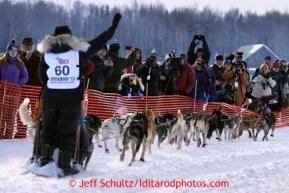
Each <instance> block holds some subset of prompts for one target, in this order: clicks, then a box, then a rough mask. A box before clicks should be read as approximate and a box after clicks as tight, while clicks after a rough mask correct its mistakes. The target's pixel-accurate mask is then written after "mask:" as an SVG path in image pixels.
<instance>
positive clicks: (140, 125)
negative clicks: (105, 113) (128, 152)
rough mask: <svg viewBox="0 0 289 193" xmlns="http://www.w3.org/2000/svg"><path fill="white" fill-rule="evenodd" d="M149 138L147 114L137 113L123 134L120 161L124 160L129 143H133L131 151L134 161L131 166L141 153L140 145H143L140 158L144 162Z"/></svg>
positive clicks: (132, 160)
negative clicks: (139, 152) (137, 154)
mask: <svg viewBox="0 0 289 193" xmlns="http://www.w3.org/2000/svg"><path fill="white" fill-rule="evenodd" d="M147 138H148V119H147V117H146V115H145V114H140V113H137V114H136V115H135V116H134V117H133V119H132V121H131V123H130V124H129V126H128V127H127V129H126V130H125V132H124V134H123V142H122V144H123V149H122V153H121V155H120V161H123V160H124V156H125V149H126V147H127V145H128V144H129V142H131V149H132V159H131V162H130V164H129V166H131V165H132V163H133V162H134V161H135V156H136V153H137V152H138V151H139V148H140V145H141V144H142V145H143V146H142V147H143V148H142V153H141V157H140V161H143V162H144V155H145V150H146V144H147Z"/></svg>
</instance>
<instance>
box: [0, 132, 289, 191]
mask: <svg viewBox="0 0 289 193" xmlns="http://www.w3.org/2000/svg"><path fill="white" fill-rule="evenodd" d="M262 137H263V132H261V133H260V134H259V136H258V141H256V142H255V141H253V139H249V138H248V133H247V132H246V131H245V132H244V133H243V136H242V137H241V138H240V141H237V142H229V141H225V140H224V139H223V141H222V142H217V140H216V139H214V138H213V139H211V140H209V141H208V143H209V145H207V146H206V147H205V148H197V147H196V143H195V142H194V143H193V142H191V145H190V146H188V147H187V146H184V145H183V146H182V149H181V150H177V149H176V146H174V145H173V146H171V145H169V144H167V141H164V142H163V143H162V144H161V149H158V148H157V146H156V141H155V143H154V144H153V146H152V152H153V154H146V155H145V162H144V163H143V162H139V161H137V162H135V163H133V165H132V166H131V167H129V166H128V164H129V162H130V159H131V152H130V150H129V151H127V153H126V157H125V160H124V162H120V161H119V155H120V154H119V152H117V150H116V148H115V147H114V145H115V140H113V139H110V140H109V141H108V145H109V149H110V152H111V153H110V154H105V153H104V149H103V148H98V147H96V145H95V150H94V152H93V156H92V159H91V162H90V163H89V165H88V169H87V171H86V172H81V173H79V174H77V175H75V176H71V177H66V178H62V179H57V178H54V177H52V178H44V177H37V176H35V175H33V174H26V175H23V174H21V173H22V172H24V171H26V170H27V168H30V169H38V168H36V166H35V165H31V164H29V160H28V159H29V156H30V155H31V152H32V143H31V141H30V140H29V139H27V140H0V147H1V150H0V152H1V155H0V163H1V164H0V192H1V193H4V192H5V193H6V192H21V193H25V192H29V193H32V192H41V193H45V192H49V193H52V192H61V193H64V192H70V193H74V192H94V193H96V192H114V191H117V193H121V192H125V193H127V192H150V193H151V192H164V191H165V192H177V191H178V192H193V191H194V192H230V193H231V192H238V193H239V192H242V193H243V192H262V193H264V192H268V193H273V192H289V177H288V174H289V140H288V139H289V127H286V128H278V129H276V131H275V136H274V137H273V138H272V137H269V140H270V141H261V139H262ZM139 157H140V152H139V153H138V154H137V160H138V159H139ZM41 170H43V171H46V172H50V173H51V174H54V173H55V171H56V166H55V164H50V165H47V166H45V167H43V168H41ZM83 183H84V184H83ZM82 184H83V185H82ZM71 186H74V187H71ZM81 186H87V187H81ZM112 186H121V187H112ZM157 186H161V187H157ZM169 186H171V187H169ZM176 186H178V187H176ZM203 186H205V187H203ZM209 186H223V187H219V188H217V187H209ZM225 186H226V187H225Z"/></svg>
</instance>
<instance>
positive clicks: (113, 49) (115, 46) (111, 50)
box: [108, 43, 120, 52]
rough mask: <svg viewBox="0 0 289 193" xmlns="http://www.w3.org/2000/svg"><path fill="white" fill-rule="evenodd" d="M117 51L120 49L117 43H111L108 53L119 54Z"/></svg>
mask: <svg viewBox="0 0 289 193" xmlns="http://www.w3.org/2000/svg"><path fill="white" fill-rule="evenodd" d="M119 49H120V45H119V43H112V44H110V45H109V49H108V50H109V51H110V52H119Z"/></svg>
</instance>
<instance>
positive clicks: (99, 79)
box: [86, 45, 113, 92]
mask: <svg viewBox="0 0 289 193" xmlns="http://www.w3.org/2000/svg"><path fill="white" fill-rule="evenodd" d="M106 52H107V45H104V46H103V47H102V48H101V49H100V50H99V51H98V52H97V53H96V54H94V55H93V56H91V57H90V58H89V60H90V61H91V62H92V63H93V64H94V71H93V72H92V73H91V74H89V75H88V76H86V79H87V81H86V82H88V83H89V86H88V88H91V89H95V90H99V91H101V92H102V91H103V87H104V83H105V79H106V78H108V77H110V76H111V74H112V70H113V62H112V61H111V60H105V59H104V58H103V57H104V56H105V54H106ZM88 78H89V79H90V80H89V81H88Z"/></svg>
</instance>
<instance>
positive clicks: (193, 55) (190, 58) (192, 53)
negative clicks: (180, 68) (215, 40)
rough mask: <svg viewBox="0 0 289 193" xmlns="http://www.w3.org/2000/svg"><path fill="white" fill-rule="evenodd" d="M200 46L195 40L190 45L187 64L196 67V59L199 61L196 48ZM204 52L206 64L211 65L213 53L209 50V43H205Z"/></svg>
mask: <svg viewBox="0 0 289 193" xmlns="http://www.w3.org/2000/svg"><path fill="white" fill-rule="evenodd" d="M197 45H198V44H196V42H195V40H193V41H192V42H191V44H190V47H189V50H188V53H187V54H188V60H187V63H189V64H191V65H194V63H195V61H196V59H197V54H196V53H195V48H196V46H197ZM203 50H204V55H203V60H205V62H206V64H207V65H209V62H210V57H211V51H210V49H209V46H208V43H207V42H206V41H203Z"/></svg>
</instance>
